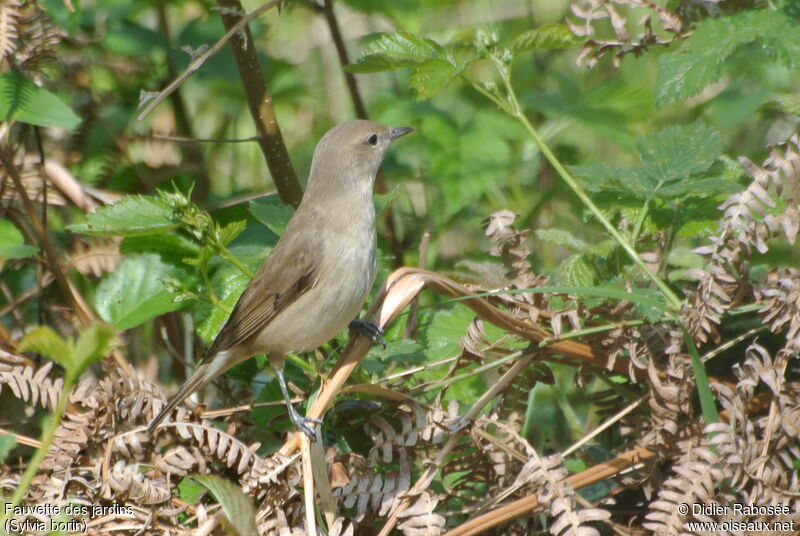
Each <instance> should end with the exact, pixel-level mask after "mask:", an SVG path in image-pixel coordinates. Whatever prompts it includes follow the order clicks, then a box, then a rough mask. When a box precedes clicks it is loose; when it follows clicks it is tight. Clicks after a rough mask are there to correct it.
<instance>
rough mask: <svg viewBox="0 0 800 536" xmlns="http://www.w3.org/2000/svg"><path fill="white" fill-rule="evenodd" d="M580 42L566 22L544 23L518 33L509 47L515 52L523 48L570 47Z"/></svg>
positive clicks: (547, 48)
mask: <svg viewBox="0 0 800 536" xmlns="http://www.w3.org/2000/svg"><path fill="white" fill-rule="evenodd" d="M581 42H582V41H581V40H580V39H578V38H577V37H575V35H574V34H573V33H572V32H571V31H570V29H569V27H568V26H567V25H566V24H545V25H544V26H540V27H538V28H534V29H533V30H529V31H527V32H525V33H522V34H520V35H518V36H517V37H516V38H514V41H513V42H512V43H511V47H510V48H511V51H512V52H513V53H515V54H516V53H518V52H522V51H525V50H550V49H556V48H570V47H574V46H577V45H579V44H580V43H581Z"/></svg>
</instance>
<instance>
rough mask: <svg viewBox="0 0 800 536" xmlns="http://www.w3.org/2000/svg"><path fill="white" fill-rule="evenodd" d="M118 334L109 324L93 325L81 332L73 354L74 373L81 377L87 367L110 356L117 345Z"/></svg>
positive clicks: (71, 365) (72, 365) (72, 366)
mask: <svg viewBox="0 0 800 536" xmlns="http://www.w3.org/2000/svg"><path fill="white" fill-rule="evenodd" d="M116 337H117V332H116V330H114V328H113V327H111V326H109V325H107V324H92V325H91V326H89V327H88V328H86V329H84V330H81V332H80V334H79V335H78V340H77V341H76V342H75V348H74V350H73V353H72V363H71V364H70V367H71V369H72V372H73V373H74V374H75V375H76V376H79V375H81V374H82V373H83V371H84V370H86V367H88V366H89V365H91V364H92V363H94V362H95V361H97V360H98V359H100V358H102V357H103V356H105V355H106V354H108V353H109V352H110V351H111V350H112V349H113V348H114V346H115V345H116Z"/></svg>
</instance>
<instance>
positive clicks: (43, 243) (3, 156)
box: [0, 147, 91, 326]
mask: <svg viewBox="0 0 800 536" xmlns="http://www.w3.org/2000/svg"><path fill="white" fill-rule="evenodd" d="M0 162H2V164H3V167H4V168H5V169H6V173H7V174H8V176H10V177H11V180H12V181H13V182H14V187H15V188H16V189H17V194H18V195H19V197H20V199H22V204H23V206H24V207H25V210H26V212H27V213H28V217H29V218H30V220H31V224H32V225H33V228H34V230H35V231H36V238H37V240H38V242H39V247H41V248H42V251H43V252H44V256H45V259H47V263H48V265H49V268H50V272H51V273H52V274H53V276H54V277H55V278H56V282H57V283H58V286H59V287H60V288H61V292H62V293H63V294H64V296H66V297H67V299H68V300H69V301H70V302H72V305H73V307H74V310H75V314H76V315H77V317H78V320H79V321H80V323H81V324H82V325H84V326H88V325H89V322H90V320H91V318H90V317H89V316H87V315H86V313H85V311H84V309H83V308H82V307H81V303H80V301H82V300H79V299H78V297H77V296H75V294H73V292H72V289H71V288H70V284H69V282H68V281H67V276H66V275H64V272H62V271H61V265H60V264H59V262H58V256H57V255H56V251H55V249H54V248H53V245H52V244H51V243H50V239H49V238H48V237H47V233H46V232H45V228H44V226H43V225H42V221H41V220H40V219H39V216H38V215H37V214H36V209H35V208H34V206H33V202H31V198H30V197H28V192H27V191H26V190H25V187H24V186H23V185H22V178H21V177H20V176H19V172H18V171H17V168H16V166H15V165H14V162H13V159H12V158H11V153H10V151H9V150H8V148H7V147H4V148H2V149H0Z"/></svg>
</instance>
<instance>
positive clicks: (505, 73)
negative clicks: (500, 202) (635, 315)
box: [469, 56, 681, 310]
mask: <svg viewBox="0 0 800 536" xmlns="http://www.w3.org/2000/svg"><path fill="white" fill-rule="evenodd" d="M491 59H492V61H493V62H494V64H495V67H496V68H497V70H498V72H499V73H500V76H501V78H502V80H503V84H504V86H505V93H506V100H505V101H503V100H501V99H499V98H497V97H496V96H495V95H492V94H491V93H490V92H489V91H487V90H486V89H485V88H483V87H481V86H480V85H479V84H477V83H475V82H473V81H471V80H469V82H470V84H471V85H472V86H473V87H474V88H475V89H476V90H477V91H478V92H480V93H481V94H482V95H484V96H485V97H487V98H488V99H489V100H490V101H492V102H493V103H495V104H496V105H497V106H498V107H499V108H500V109H501V110H504V111H506V112H508V113H509V115H511V116H512V117H513V118H515V119H516V120H517V121H519V122H520V124H522V126H523V127H524V128H525V130H527V131H528V134H530V136H531V138H532V139H533V141H534V142H536V145H537V146H538V147H539V150H540V151H541V152H542V154H543V155H544V156H545V158H547V161H548V162H550V165H552V166H553V168H554V169H555V170H556V172H558V174H559V175H560V176H561V178H562V179H563V180H564V182H565V183H567V186H569V187H570V188H571V189H572V191H573V192H574V193H575V195H576V196H578V199H580V200H581V202H582V203H583V204H584V205H585V206H586V207H588V209H589V211H590V212H591V213H592V214H593V215H594V217H595V218H597V220H598V221H599V222H600V223H601V224H602V225H603V226H604V227H605V228H606V230H607V231H608V233H609V234H610V235H611V236H612V237H613V238H614V240H616V241H617V243H618V244H619V245H620V247H622V249H623V250H625V253H627V254H628V257H630V259H631V260H632V261H633V262H634V264H636V265H637V266H638V267H639V269H641V270H642V272H644V274H645V275H646V276H647V277H648V278H650V280H651V281H652V282H653V283H654V284H655V285H656V287H658V289H659V290H660V291H661V293H662V294H663V295H664V297H665V298H666V299H667V301H668V302H669V303H670V305H671V306H672V308H673V309H676V310H677V309H680V306H681V300H680V299H679V298H678V296H676V295H675V293H674V292H672V290H670V288H669V287H668V286H667V284H666V283H665V282H664V281H663V280H662V279H661V278H660V277H658V275H656V274H655V273H654V272H653V271H652V270H651V269H650V268H649V267H648V266H647V264H646V263H645V262H644V261H643V260H642V259H641V257H639V255H638V254H637V253H636V251H635V250H634V249H633V248H632V247H631V246H630V245H629V244H628V242H627V241H626V240H625V238H624V237H623V236H622V235H621V234H620V233H619V231H617V229H616V228H615V227H614V226H613V225H611V222H610V221H608V219H607V218H606V217H605V216H603V213H602V212H601V211H600V209H599V208H598V207H597V205H595V204H594V202H593V201H592V199H591V198H590V197H589V196H588V195H587V194H586V192H585V191H584V190H583V188H581V187H580V185H579V184H578V183H577V181H576V180H575V178H574V177H573V176H572V175H571V174H570V173H569V172H568V171H567V170H566V168H565V167H564V166H563V165H562V164H561V162H560V161H559V160H558V158H556V155H555V154H553V152H552V151H551V150H550V147H548V146H547V144H546V143H545V141H544V140H543V139H542V137H541V136H539V133H538V132H537V131H536V129H535V128H534V127H533V125H532V124H531V123H530V121H528V118H527V117H526V116H525V114H524V113H522V107H521V106H520V104H519V100H518V99H517V95H516V93H515V92H514V87H513V86H512V85H511V69H510V67H509V66H508V65H506V64H505V63H503V61H502V60H500V59H499V58H497V57H495V56H492V57H491Z"/></svg>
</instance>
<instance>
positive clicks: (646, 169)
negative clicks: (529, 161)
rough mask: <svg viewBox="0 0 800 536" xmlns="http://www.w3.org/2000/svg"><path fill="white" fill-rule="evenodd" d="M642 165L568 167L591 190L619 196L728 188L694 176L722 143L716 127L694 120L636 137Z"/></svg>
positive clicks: (708, 164) (699, 192)
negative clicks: (689, 123) (686, 123)
mask: <svg viewBox="0 0 800 536" xmlns="http://www.w3.org/2000/svg"><path fill="white" fill-rule="evenodd" d="M636 145H637V148H638V149H639V160H640V161H641V163H642V167H639V168H632V169H629V168H623V167H620V166H616V165H613V164H604V163H598V164H592V165H589V166H573V167H571V168H570V169H571V170H572V171H573V172H574V173H575V175H577V176H579V177H583V178H584V179H585V180H586V181H587V185H586V188H587V189H588V190H590V191H594V192H603V191H604V192H612V193H615V194H617V195H618V196H620V197H621V198H625V197H628V198H630V197H631V196H633V197H635V198H637V199H642V200H645V199H654V198H656V197H663V198H676V197H681V196H689V195H705V194H707V193H708V192H709V191H710V190H711V189H713V188H720V187H722V186H723V185H724V186H725V187H726V188H730V187H731V184H732V183H731V181H728V180H725V179H719V178H708V179H697V178H696V176H697V175H698V174H700V173H704V172H706V171H707V170H708V168H709V167H711V164H712V163H714V161H715V160H717V159H718V158H719V157H720V155H721V151H722V143H721V142H720V139H719V134H718V133H717V131H716V130H714V129H712V128H710V127H708V126H706V125H704V124H703V123H701V122H700V121H697V122H695V123H693V124H691V125H679V126H671V127H667V128H664V129H662V130H659V131H658V132H655V133H653V134H649V135H647V136H643V137H641V138H639V139H638V140H637V144H636Z"/></svg>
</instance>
